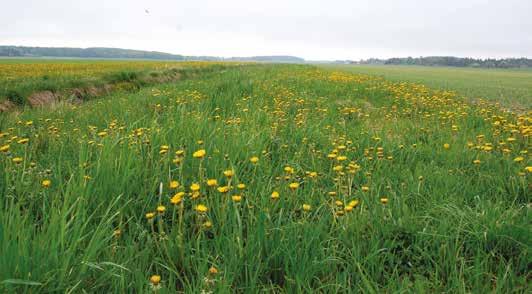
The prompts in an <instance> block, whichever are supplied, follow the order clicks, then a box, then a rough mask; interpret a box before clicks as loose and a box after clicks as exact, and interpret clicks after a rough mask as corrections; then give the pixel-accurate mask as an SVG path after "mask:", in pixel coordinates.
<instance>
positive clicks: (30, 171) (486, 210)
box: [0, 63, 532, 293]
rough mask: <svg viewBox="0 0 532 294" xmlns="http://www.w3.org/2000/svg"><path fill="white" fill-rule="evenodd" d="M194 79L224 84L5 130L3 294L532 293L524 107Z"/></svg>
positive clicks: (268, 72)
mask: <svg viewBox="0 0 532 294" xmlns="http://www.w3.org/2000/svg"><path fill="white" fill-rule="evenodd" d="M0 66H2V68H3V69H5V68H10V66H11V65H0ZM13 66H14V67H17V66H22V65H20V64H16V65H13ZM24 66H27V68H26V70H14V71H11V72H10V74H9V76H10V77H13V78H14V79H17V80H18V79H24V78H25V77H24V76H25V75H26V74H28V73H27V72H31V71H32V70H33V65H32V64H31V63H30V64H28V65H24ZM54 66H57V67H58V68H63V65H61V64H58V65H55V64H54ZM65 66H66V65H65ZM100 66H101V65H99V64H94V65H92V64H91V65H90V67H91V68H96V69H94V72H102V73H105V72H106V70H102V71H100V70H99V68H100ZM118 66H119V67H121V66H122V65H118ZM127 66H129V65H127ZM188 66H189V67H190V68H192V69H193V68H196V67H209V66H211V68H213V69H216V70H210V71H203V72H200V71H198V74H195V75H189V76H187V77H186V78H182V79H180V80H177V81H170V82H165V83H161V84H156V85H153V84H150V85H146V86H143V87H142V88H139V89H138V90H136V91H125V90H120V89H117V90H116V91H113V92H111V93H109V94H108V95H105V96H102V97H99V98H98V99H88V100H86V101H84V102H83V103H81V104H80V103H78V104H71V103H67V102H62V103H57V104H56V105H54V107H53V108H51V107H35V108H28V107H24V108H18V109H15V110H14V111H8V112H4V113H0V170H1V173H0V192H1V195H2V196H1V201H0V252H1V254H0V265H1V266H0V292H6V293H12V292H17V293H39V292H46V293H49V292H64V293H85V292H92V293H151V292H157V293H175V292H184V293H233V292H237V293H257V292H263V291H264V292H275V293H277V292H286V293H303V292H305V293H312V292H317V293H338V292H339V293H352V292H364V293H383V292H384V293H388V292H415V293H424V292H428V293H434V292H437V293H441V292H447V293H471V292H472V293H492V292H497V293H512V292H515V293H527V292H528V293H530V291H531V290H532V288H531V287H530V285H529V282H530V279H531V278H532V276H531V274H530V269H531V266H532V257H531V255H530V246H531V245H532V234H531V223H530V209H531V207H532V206H531V197H530V195H531V193H530V190H531V187H532V185H531V181H530V179H531V176H532V164H531V161H530V155H529V152H530V136H531V134H532V117H531V112H530V109H528V110H526V111H519V112H517V111H516V112H512V111H510V110H507V108H503V107H501V106H498V105H496V104H495V103H493V100H491V101H490V100H480V101H478V100H475V101H474V103H473V102H472V100H470V99H467V98H464V97H462V95H458V94H456V93H454V92H452V91H442V90H435V89H431V88H429V87H427V86H425V85H422V84H413V83H403V82H396V81H392V80H385V79H383V78H381V77H374V76H371V75H364V74H355V73H350V72H348V71H338V70H335V69H332V70H331V69H324V68H321V67H315V66H310V65H281V64H278V65H270V64H248V65H246V64H243V65H240V66H221V65H219V64H210V63H201V64H190V65H188ZM48 69H49V68H48V67H46V66H43V67H41V66H40V65H38V64H37V65H35V71H36V72H40V73H35V74H34V75H31V74H30V76H31V77H37V78H39V77H42V74H47V75H48V73H47V70H48ZM59 71H60V72H61V71H62V69H59ZM75 71H76V70H75ZM2 72H4V71H2ZM81 72H83V70H81ZM81 75H82V76H83V75H84V74H83V73H81ZM58 76H59V77H61V76H62V74H59V75H58ZM494 95H495V96H496V95H497V94H494ZM495 96H493V97H490V99H496V97H495ZM488 101H489V102H488Z"/></svg>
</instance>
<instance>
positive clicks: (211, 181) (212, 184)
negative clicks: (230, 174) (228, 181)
mask: <svg viewBox="0 0 532 294" xmlns="http://www.w3.org/2000/svg"><path fill="white" fill-rule="evenodd" d="M217 185H218V181H217V180H216V179H208V180H207V186H209V187H216V186H217Z"/></svg>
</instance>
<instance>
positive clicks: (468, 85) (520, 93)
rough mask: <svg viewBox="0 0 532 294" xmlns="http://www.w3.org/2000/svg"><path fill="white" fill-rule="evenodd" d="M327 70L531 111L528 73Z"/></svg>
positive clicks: (407, 68) (366, 68)
mask: <svg viewBox="0 0 532 294" xmlns="http://www.w3.org/2000/svg"><path fill="white" fill-rule="evenodd" d="M326 67H328V68H333V69H336V70H345V71H349V72H353V73H359V74H370V75H375V76H381V77H384V78H386V79H388V80H392V81H408V82H415V83H421V84H423V85H426V86H429V87H431V88H434V89H441V90H452V91H456V92H457V93H458V94H460V95H461V96H464V97H466V98H468V99H470V100H472V99H477V98H483V99H488V100H491V101H494V102H499V103H501V104H502V105H503V106H504V107H509V108H512V109H520V110H529V109H530V108H532V70H531V69H485V68H459V67H427V66H392V65H382V66H381V65H373V66H370V65H327V66H326Z"/></svg>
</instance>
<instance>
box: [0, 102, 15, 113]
mask: <svg viewBox="0 0 532 294" xmlns="http://www.w3.org/2000/svg"><path fill="white" fill-rule="evenodd" d="M13 108H15V104H14V103H13V102H11V101H9V100H3V101H0V112H6V111H10V110H11V109H13Z"/></svg>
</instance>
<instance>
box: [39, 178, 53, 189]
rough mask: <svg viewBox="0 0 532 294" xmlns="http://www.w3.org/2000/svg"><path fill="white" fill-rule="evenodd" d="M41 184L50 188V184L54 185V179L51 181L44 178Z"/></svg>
mask: <svg viewBox="0 0 532 294" xmlns="http://www.w3.org/2000/svg"><path fill="white" fill-rule="evenodd" d="M41 185H42V186H43V187H44V188H48V187H50V185H52V181H50V180H43V181H42V182H41Z"/></svg>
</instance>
